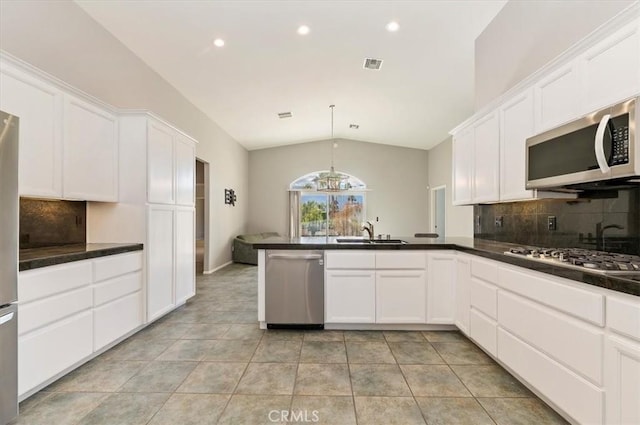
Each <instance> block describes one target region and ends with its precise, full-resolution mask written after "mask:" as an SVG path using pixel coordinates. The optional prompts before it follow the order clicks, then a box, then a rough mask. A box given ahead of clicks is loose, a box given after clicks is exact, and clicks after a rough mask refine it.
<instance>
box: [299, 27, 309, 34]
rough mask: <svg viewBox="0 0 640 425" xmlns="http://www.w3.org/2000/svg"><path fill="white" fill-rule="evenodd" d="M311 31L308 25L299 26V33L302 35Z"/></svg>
mask: <svg viewBox="0 0 640 425" xmlns="http://www.w3.org/2000/svg"><path fill="white" fill-rule="evenodd" d="M309 31H311V30H310V29H309V27H308V26H306V25H300V26H299V27H298V34H300V35H307V34H309Z"/></svg>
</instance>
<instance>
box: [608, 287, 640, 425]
mask: <svg viewBox="0 0 640 425" xmlns="http://www.w3.org/2000/svg"><path fill="white" fill-rule="evenodd" d="M622 295H624V294H620V295H616V296H608V297H607V326H608V327H609V330H610V331H611V332H610V334H609V336H608V337H607V341H606V351H605V365H604V374H605V387H606V391H607V395H606V413H607V415H606V423H607V424H611V425H627V424H638V423H640V402H639V400H640V300H638V297H631V296H627V297H623V296H622Z"/></svg>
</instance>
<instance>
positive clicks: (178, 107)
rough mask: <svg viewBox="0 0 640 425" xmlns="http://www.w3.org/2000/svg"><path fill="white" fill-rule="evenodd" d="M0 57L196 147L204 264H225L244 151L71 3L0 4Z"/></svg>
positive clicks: (235, 223)
mask: <svg viewBox="0 0 640 425" xmlns="http://www.w3.org/2000/svg"><path fill="white" fill-rule="evenodd" d="M0 49H2V50H5V51H6V52H8V53H10V54H12V55H13V56H16V57H18V58H20V59H22V60H24V61H25V62H28V63H30V64H32V65H34V66H36V67H38V68H40V69H42V70H43V71H45V72H47V73H49V74H51V75H53V76H55V77H57V78H59V79H61V80H63V81H65V82H67V83H68V84H70V85H72V86H75V87H77V88H79V89H80V90H83V91H85V92H86V93H89V94H91V95H93V96H95V97H97V98H99V99H101V100H103V101H104V102H107V103H109V104H111V105H113V106H116V107H118V108H132V109H149V110H151V111H152V112H154V113H156V114H157V115H159V116H160V117H162V118H164V119H166V120H167V121H169V122H171V123H173V124H174V125H176V127H178V128H180V129H182V130H183V131H185V132H186V133H188V134H190V135H191V136H192V137H194V138H195V139H196V140H198V141H199V144H198V146H197V151H196V155H197V157H198V158H200V159H202V160H203V161H205V162H208V163H209V164H210V193H209V196H210V199H211V215H210V223H211V226H210V232H209V233H210V243H211V249H210V258H209V264H210V267H212V268H213V267H216V266H219V265H221V264H224V263H225V262H227V261H230V259H231V253H230V242H231V240H232V239H233V237H235V235H236V234H238V233H242V232H243V231H244V229H245V226H246V220H247V213H248V198H247V193H248V180H247V176H248V169H247V166H248V153H247V151H246V149H244V148H243V147H242V146H241V145H239V144H238V143H237V142H235V141H234V140H233V139H232V138H231V137H230V136H229V135H228V134H227V133H225V131H224V130H222V129H221V128H220V127H219V126H218V125H217V124H216V123H215V122H213V121H212V120H211V119H210V118H208V117H207V116H206V115H205V114H204V113H202V112H201V111H200V110H199V109H197V108H196V107H195V106H194V105H193V104H191V103H190V102H189V101H188V100H187V99H186V98H185V97H184V96H182V95H181V94H180V93H179V92H178V91H177V90H176V89H175V88H174V87H172V86H171V85H170V84H168V83H167V82H166V81H165V80H164V79H163V78H162V77H160V76H159V75H158V74H157V73H155V72H154V71H153V70H152V69H151V68H149V67H148V66H147V65H146V64H145V63H144V62H142V61H141V60H140V59H139V58H138V57H137V56H135V55H134V54H133V53H132V52H131V51H130V50H128V49H127V48H126V47H125V46H124V45H123V44H122V43H120V42H119V41H118V40H117V39H116V38H115V37H113V36H112V35H111V34H110V33H109V32H107V31H106V30H105V29H104V28H103V27H101V26H100V25H98V24H97V23H96V22H95V21H94V20H93V19H92V18H91V17H89V16H88V15H87V14H86V13H85V12H84V11H83V10H82V9H81V8H80V7H78V6H77V5H76V4H75V3H73V2H71V1H56V2H53V1H29V2H27V1H1V2H0ZM212 78H215V76H212ZM220 101H221V102H224V99H220ZM224 188H233V189H235V190H236V192H237V193H238V203H237V204H236V206H235V207H229V206H227V205H224ZM89 230H90V229H89Z"/></svg>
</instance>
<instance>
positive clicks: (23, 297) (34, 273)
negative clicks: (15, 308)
mask: <svg viewBox="0 0 640 425" xmlns="http://www.w3.org/2000/svg"><path fill="white" fill-rule="evenodd" d="M90 283H91V261H90V260H87V261H78V262H74V263H67V264H60V265H57V266H51V267H43V268H41V269H36V270H27V271H23V272H20V274H19V275H18V302H19V303H20V305H21V306H22V305H24V303H27V302H29V301H33V300H37V299H39V298H45V297H48V296H50V295H54V294H57V293H59V292H64V291H69V290H71V289H74V288H78V287H80V286H83V285H88V284H90ZM21 308H22V307H21ZM21 314H22V313H21Z"/></svg>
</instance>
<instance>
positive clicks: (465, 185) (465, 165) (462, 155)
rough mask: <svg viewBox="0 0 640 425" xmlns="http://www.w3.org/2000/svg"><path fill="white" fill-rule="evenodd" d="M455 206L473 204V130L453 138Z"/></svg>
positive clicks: (466, 130)
mask: <svg viewBox="0 0 640 425" xmlns="http://www.w3.org/2000/svg"><path fill="white" fill-rule="evenodd" d="M451 167H452V170H453V204H454V205H465V204H470V203H471V180H472V173H473V129H472V128H469V129H465V130H462V131H461V132H460V133H458V134H456V135H455V136H454V137H453V156H452V164H451Z"/></svg>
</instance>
